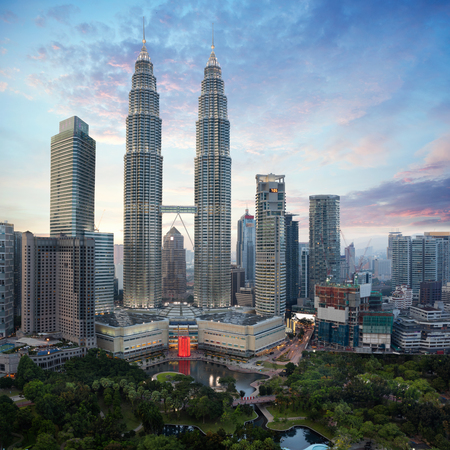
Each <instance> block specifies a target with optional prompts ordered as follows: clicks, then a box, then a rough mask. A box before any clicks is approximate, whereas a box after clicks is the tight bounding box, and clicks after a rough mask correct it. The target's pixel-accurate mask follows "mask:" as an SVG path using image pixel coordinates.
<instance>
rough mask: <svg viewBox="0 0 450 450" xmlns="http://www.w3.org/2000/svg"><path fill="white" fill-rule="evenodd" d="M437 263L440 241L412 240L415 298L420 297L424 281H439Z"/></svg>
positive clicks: (414, 238)
mask: <svg viewBox="0 0 450 450" xmlns="http://www.w3.org/2000/svg"><path fill="white" fill-rule="evenodd" d="M437 263H438V241H437V240H436V239H433V238H431V237H429V236H415V237H413V238H412V239H411V288H412V290H413V294H414V296H415V297H417V296H418V295H419V292H420V283H421V282H422V281H436V280H437V272H438V270H437V266H438V264H437ZM441 281H442V280H441Z"/></svg>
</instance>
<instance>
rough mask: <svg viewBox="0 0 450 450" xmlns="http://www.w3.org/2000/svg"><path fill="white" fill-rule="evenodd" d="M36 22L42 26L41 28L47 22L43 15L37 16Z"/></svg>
mask: <svg viewBox="0 0 450 450" xmlns="http://www.w3.org/2000/svg"><path fill="white" fill-rule="evenodd" d="M34 23H35V24H36V26H38V27H40V28H44V27H45V23H46V21H45V17H43V16H37V17H36V18H35V19H34Z"/></svg>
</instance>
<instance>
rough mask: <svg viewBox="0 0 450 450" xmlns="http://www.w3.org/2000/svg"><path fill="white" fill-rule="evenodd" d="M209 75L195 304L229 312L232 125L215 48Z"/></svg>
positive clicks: (203, 100) (199, 148)
mask: <svg viewBox="0 0 450 450" xmlns="http://www.w3.org/2000/svg"><path fill="white" fill-rule="evenodd" d="M204 75H205V78H204V79H203V81H202V87H201V95H200V97H199V101H198V106H199V108H198V121H197V123H196V130H197V137H196V157H195V205H196V207H197V213H196V215H195V243H194V247H195V249H194V250H195V263H194V268H195V280H194V282H195V284H194V303H195V305H196V306H199V307H225V306H229V304H230V285H231V281H230V276H231V273H230V265H231V158H230V122H229V120H228V113H227V98H226V96H225V94H224V82H223V80H222V70H221V68H220V65H219V63H218V61H217V58H216V55H215V53H214V45H212V52H211V55H210V57H209V59H208V62H207V64H206V68H205V71H204Z"/></svg>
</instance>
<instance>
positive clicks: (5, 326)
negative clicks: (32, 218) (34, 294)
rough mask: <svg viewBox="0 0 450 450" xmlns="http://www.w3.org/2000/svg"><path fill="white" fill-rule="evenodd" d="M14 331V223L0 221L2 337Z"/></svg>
mask: <svg viewBox="0 0 450 450" xmlns="http://www.w3.org/2000/svg"><path fill="white" fill-rule="evenodd" d="M13 331H14V225H13V224H10V223H8V222H0V338H4V337H7V336H9V335H10V334H11V333H13Z"/></svg>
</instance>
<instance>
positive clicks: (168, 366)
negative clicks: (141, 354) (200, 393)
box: [146, 360, 267, 396]
mask: <svg viewBox="0 0 450 450" xmlns="http://www.w3.org/2000/svg"><path fill="white" fill-rule="evenodd" d="M160 372H180V373H184V374H185V375H190V376H191V377H193V378H194V379H195V380H196V381H198V382H199V383H202V384H204V385H205V386H209V387H212V388H213V387H216V386H220V384H219V379H220V378H222V377H227V376H232V377H233V378H234V379H235V380H236V389H237V390H238V392H239V391H244V392H245V396H249V395H251V394H252V393H253V392H254V391H255V389H254V388H253V387H251V386H250V384H251V383H253V382H254V381H256V380H260V379H263V378H267V376H266V375H262V374H260V373H241V372H234V371H232V370H230V369H228V368H227V367H226V366H223V365H221V364H216V363H213V362H209V361H190V360H185V361H169V362H164V363H161V364H157V365H156V366H152V367H150V368H149V369H147V370H146V373H147V374H148V375H150V376H153V375H155V374H157V373H160Z"/></svg>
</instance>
